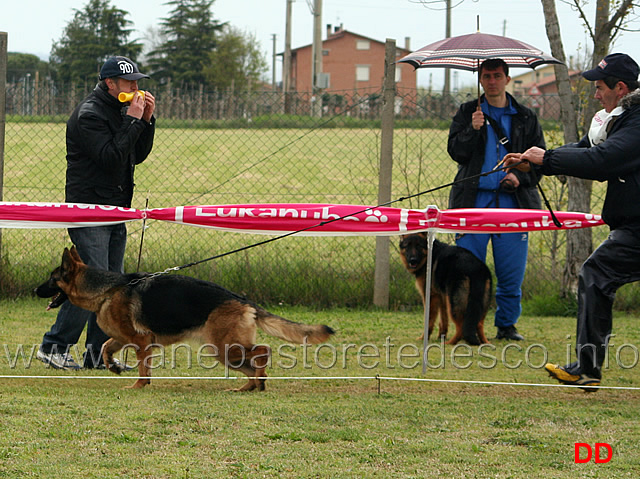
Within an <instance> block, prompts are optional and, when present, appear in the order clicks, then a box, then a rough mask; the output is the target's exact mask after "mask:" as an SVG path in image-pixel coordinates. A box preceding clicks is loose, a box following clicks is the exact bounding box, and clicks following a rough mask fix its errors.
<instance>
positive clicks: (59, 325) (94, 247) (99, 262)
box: [41, 224, 127, 368]
mask: <svg viewBox="0 0 640 479" xmlns="http://www.w3.org/2000/svg"><path fill="white" fill-rule="evenodd" d="M69 237H70V238H71V241H72V242H73V244H74V245H75V246H76V249H77V250H78V254H79V255H80V258H82V261H84V262H85V263H86V264H87V265H89V266H92V267H94V268H98V269H102V270H108V271H117V272H120V273H123V272H124V252H125V247H126V244H127V228H126V226H125V225H124V224H117V225H108V226H93V227H88V228H69ZM85 325H86V326H87V338H86V342H85V347H86V352H85V355H84V356H85V357H84V361H85V364H84V366H85V367H89V368H90V367H95V366H97V365H98V363H99V362H100V350H101V349H102V345H103V343H104V342H105V341H106V340H107V339H109V337H108V336H107V335H106V334H105V333H104V332H103V331H102V330H101V329H100V328H99V327H98V324H97V322H96V315H95V314H94V313H92V312H90V311H87V310H86V309H82V308H78V307H77V306H74V305H73V304H71V302H70V301H66V302H65V303H64V304H63V305H62V306H61V307H60V310H59V311H58V316H57V318H56V322H55V323H54V324H53V326H51V329H50V330H49V331H48V332H47V333H45V335H44V337H43V339H42V346H41V349H42V351H44V352H46V353H51V352H54V353H56V352H58V353H63V352H66V351H68V350H69V348H71V347H72V346H73V345H74V344H77V342H78V340H79V339H80V336H81V335H82V331H83V330H84V327H85Z"/></svg>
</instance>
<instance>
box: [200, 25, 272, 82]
mask: <svg viewBox="0 0 640 479" xmlns="http://www.w3.org/2000/svg"><path fill="white" fill-rule="evenodd" d="M267 69H268V65H267V60H266V58H265V56H264V53H263V52H262V51H261V50H260V45H259V43H258V41H257V40H256V37H255V35H250V34H243V33H242V32H241V31H240V30H239V29H238V28H235V27H232V26H228V25H227V26H225V27H224V28H223V30H222V34H221V35H220V37H219V39H218V41H217V46H216V48H215V50H214V51H212V52H211V53H209V63H208V66H206V67H205V68H204V69H203V73H204V75H205V78H206V80H207V82H208V83H209V84H210V85H211V86H213V87H215V88H217V89H225V88H229V87H230V86H231V85H233V87H234V88H235V89H236V90H246V89H247V88H248V87H249V85H250V84H255V83H256V82H258V81H260V80H261V79H262V76H263V75H264V74H265V73H266V71H267Z"/></svg>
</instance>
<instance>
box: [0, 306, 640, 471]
mask: <svg viewBox="0 0 640 479" xmlns="http://www.w3.org/2000/svg"><path fill="white" fill-rule="evenodd" d="M45 305H46V301H44V300H34V299H22V300H19V301H6V300H5V301H2V302H0V343H1V344H2V346H1V348H2V350H1V351H0V355H1V358H0V375H2V378H0V384H1V385H0V428H1V430H2V431H3V434H2V435H1V436H0V477H54V476H56V477H80V476H82V477H147V478H176V477H185V478H199V477H274V478H275V477H290V478H298V477H322V478H324V477H327V478H328V477H354V478H356V477H357V478H360V477H407V478H409V477H415V478H418V477H467V478H489V477H491V478H509V477H513V478H520V477H549V478H574V477H602V478H605V477H606V478H617V477H628V478H632V477H637V470H638V459H637V458H638V455H637V451H636V449H637V445H638V444H639V443H640V426H639V425H638V421H637V411H638V408H639V407H640V394H639V390H638V389H636V388H639V387H640V371H639V370H638V367H637V362H638V350H637V344H638V343H639V342H640V332H638V329H637V328H636V327H635V325H636V324H637V321H638V318H637V317H631V316H626V315H622V314H620V315H617V316H616V318H615V320H614V326H615V329H614V332H615V333H616V334H617V335H616V336H615V337H614V338H613V340H612V347H611V348H610V351H611V355H610V362H609V365H608V367H607V369H606V371H605V376H604V381H603V386H604V387H605V388H603V389H601V390H599V391H598V392H596V393H591V394H586V393H584V392H582V391H580V390H577V389H573V388H566V387H564V388H561V387H555V385H554V383H553V381H552V380H551V379H550V378H548V377H547V376H546V374H545V373H544V372H542V371H541V367H542V365H543V364H544V361H545V360H547V359H549V360H551V361H555V362H560V363H563V362H565V359H566V357H567V354H570V353H571V351H572V343H571V338H572V336H573V334H574V329H575V320H573V319H571V318H558V317H539V318H538V317H523V318H521V320H520V322H519V330H520V331H521V332H522V333H523V334H524V335H525V337H526V338H527V340H526V341H524V342H523V343H522V344H509V343H506V342H504V341H495V340H494V341H493V344H492V345H491V346H488V347H487V346H485V347H484V348H485V349H483V350H480V349H479V348H478V347H468V346H466V345H459V346H458V347H456V348H454V347H451V346H442V345H441V344H440V343H439V342H437V341H435V342H433V341H434V339H433V338H432V343H430V344H431V346H430V350H429V355H428V363H429V368H428V370H427V372H426V373H425V374H423V373H422V367H421V364H420V359H421V357H420V355H421V344H420V343H419V342H417V341H416V339H415V338H416V337H417V336H418V335H419V334H420V332H421V329H422V324H421V322H422V318H421V313H420V312H419V311H406V312H381V311H374V310H348V309H330V310H312V309H309V308H301V307H297V308H293V307H282V306H277V305H276V306H273V307H271V308H270V309H271V310H272V311H273V312H276V313H278V314H282V315H284V316H285V317H288V318H289V319H292V320H295V321H299V322H306V323H325V324H328V325H330V326H332V327H334V328H335V329H336V331H337V333H336V335H335V336H334V338H333V339H332V340H331V342H330V343H328V344H326V345H323V346H322V347H320V346H309V347H308V348H307V349H304V348H302V347H300V346H294V345H286V344H282V343H281V342H279V341H276V340H274V339H273V338H270V337H267V336H264V335H261V336H260V338H259V341H261V342H263V343H266V344H269V345H270V346H271V347H272V349H273V351H274V355H273V358H272V367H271V368H270V369H269V371H268V373H269V375H270V376H272V377H274V379H271V380H269V381H267V391H266V392H264V393H247V394H236V393H230V392H226V391H225V389H227V388H230V387H237V386H239V385H240V384H242V383H243V382H244V379H224V377H225V371H224V369H222V368H221V367H220V366H219V365H217V366H216V367H214V362H213V360H212V358H206V357H205V358H204V359H203V358H202V357H201V358H200V359H198V357H197V354H196V352H195V351H196V349H197V347H196V346H192V348H193V351H194V353H193V354H191V355H189V354H186V350H187V347H186V346H184V347H183V348H182V349H179V350H174V351H172V350H167V351H165V353H166V355H165V357H164V358H162V357H161V355H158V356H157V357H156V369H155V370H154V375H155V376H156V377H157V378H163V379H156V380H154V381H153V382H152V385H151V386H150V387H148V388H146V389H144V390H128V389H123V388H124V386H126V385H130V384H131V383H133V381H134V379H133V377H135V373H134V372H130V373H126V374H125V375H124V376H125V377H124V378H119V377H117V376H114V375H112V374H110V373H107V372H104V371H91V372H87V371H80V372H75V373H71V372H61V371H54V370H50V369H48V368H46V367H45V366H44V365H43V364H42V363H40V362H39V361H37V360H35V359H34V360H32V361H29V355H30V353H31V352H32V351H34V347H37V344H38V343H39V342H40V340H41V337H42V334H43V333H44V332H45V331H46V329H47V328H48V327H49V326H50V324H51V323H52V322H53V321H54V318H55V313H53V312H45V310H44V308H45ZM490 323H491V321H488V327H487V333H488V336H489V337H493V336H494V335H495V328H493V326H490ZM20 345H22V350H23V352H24V354H25V356H24V357H20V358H16V352H17V351H18V350H19V348H20ZM34 345H36V346H34ZM81 351H82V349H81V348H80V352H81ZM162 359H164V362H162V361H161V360H162ZM127 360H128V361H129V362H131V361H132V357H131V356H128V357H127ZM189 360H191V361H192V362H191V365H189ZM27 376H37V377H27ZM231 376H232V377H234V376H235V375H234V374H233V373H231ZM213 377H216V378H217V379H207V378H213ZM376 377H383V378H389V379H382V380H379V381H378V380H376ZM286 378H290V379H286ZM312 378H317V379H312ZM391 378H396V379H395V380H394V379H391ZM400 379H410V380H411V381H409V380H400ZM419 380H428V381H419ZM434 380H435V381H434ZM494 383H497V384H494ZM551 386H553V387H551ZM576 442H583V443H588V444H591V445H594V444H595V443H597V442H599V443H609V444H611V445H612V448H613V452H614V454H613V458H612V460H611V461H610V462H608V463H606V464H595V463H594V462H593V460H592V461H591V462H590V463H586V464H574V444H575V443H576Z"/></svg>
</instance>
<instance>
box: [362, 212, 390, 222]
mask: <svg viewBox="0 0 640 479" xmlns="http://www.w3.org/2000/svg"><path fill="white" fill-rule="evenodd" d="M365 214H366V215H367V216H366V218H365V219H364V221H365V222H368V223H387V222H388V221H389V217H388V216H386V215H383V214H382V212H381V211H379V210H367V211H365Z"/></svg>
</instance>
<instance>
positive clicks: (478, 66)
mask: <svg viewBox="0 0 640 479" xmlns="http://www.w3.org/2000/svg"><path fill="white" fill-rule="evenodd" d="M476 66H477V69H476V71H477V72H478V109H480V59H479V58H476Z"/></svg>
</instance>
